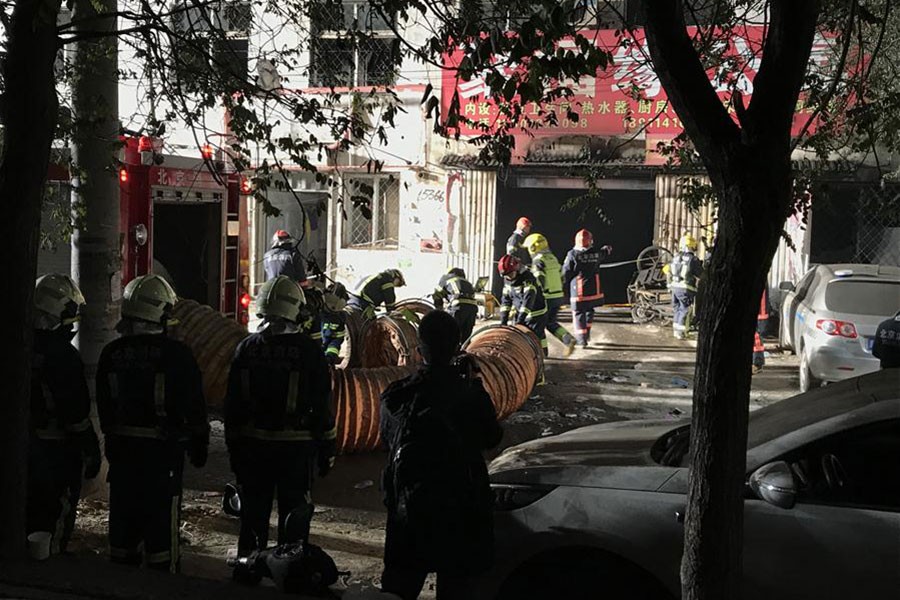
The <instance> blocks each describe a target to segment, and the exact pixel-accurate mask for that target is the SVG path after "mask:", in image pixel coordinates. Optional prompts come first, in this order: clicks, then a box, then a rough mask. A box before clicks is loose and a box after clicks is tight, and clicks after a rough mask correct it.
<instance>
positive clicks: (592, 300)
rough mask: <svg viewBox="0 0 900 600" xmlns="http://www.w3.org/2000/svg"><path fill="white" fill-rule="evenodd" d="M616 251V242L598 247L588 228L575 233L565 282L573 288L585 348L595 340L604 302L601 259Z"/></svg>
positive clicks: (574, 318)
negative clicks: (596, 316) (597, 317)
mask: <svg viewBox="0 0 900 600" xmlns="http://www.w3.org/2000/svg"><path fill="white" fill-rule="evenodd" d="M610 254H612V246H601V247H600V248H594V236H593V235H591V232H590V231H588V230H587V229H582V230H580V231H579V232H578V233H576V234H575V247H574V248H572V249H571V250H569V253H568V254H567V255H566V261H565V262H564V263H563V286H564V287H565V289H567V290H569V300H570V302H571V303H572V324H573V325H574V326H575V340H576V341H577V342H578V343H579V344H581V347H582V348H587V345H588V344H589V343H590V341H591V328H592V327H593V324H594V309H595V308H596V307H598V306H602V305H603V286H602V285H600V263H601V262H603V260H604V259H606V258H607V257H608V256H609V255H610Z"/></svg>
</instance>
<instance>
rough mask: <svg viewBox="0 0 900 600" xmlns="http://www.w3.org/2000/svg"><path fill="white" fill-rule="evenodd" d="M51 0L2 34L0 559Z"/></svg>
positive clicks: (16, 432) (12, 500)
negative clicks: (3, 79) (3, 49)
mask: <svg viewBox="0 0 900 600" xmlns="http://www.w3.org/2000/svg"><path fill="white" fill-rule="evenodd" d="M59 5H60V2H59V0H18V1H17V2H16V5H15V8H14V10H13V16H12V26H11V27H10V28H9V30H8V31H7V35H8V38H7V47H6V49H7V55H6V62H5V64H4V69H3V71H4V76H5V78H6V95H5V96H6V97H5V103H4V107H3V108H4V114H3V115H2V120H3V124H4V127H5V130H4V132H3V154H2V157H3V158H2V160H3V163H2V165H0V202H2V206H3V218H2V219H0V239H2V240H3V243H4V245H5V250H4V252H3V271H2V273H0V281H3V285H4V288H5V289H4V292H3V298H4V301H3V312H2V314H3V318H4V321H5V323H4V326H3V327H2V328H0V340H2V341H0V347H2V348H4V352H3V354H4V359H3V360H2V361H0V558H15V557H20V556H23V555H24V554H25V489H26V477H27V469H26V466H27V464H28V454H27V453H28V405H29V394H30V386H31V344H32V331H31V318H32V315H31V313H32V303H33V295H34V279H35V275H36V270H37V247H38V239H39V236H40V222H41V199H42V197H43V190H44V182H45V180H46V177H47V166H48V163H49V161H50V145H51V142H52V141H53V132H54V128H55V126H56V111H57V100H56V90H55V88H54V85H55V77H54V72H53V64H54V61H55V60H56V49H57V45H56V15H57V14H58V13H59Z"/></svg>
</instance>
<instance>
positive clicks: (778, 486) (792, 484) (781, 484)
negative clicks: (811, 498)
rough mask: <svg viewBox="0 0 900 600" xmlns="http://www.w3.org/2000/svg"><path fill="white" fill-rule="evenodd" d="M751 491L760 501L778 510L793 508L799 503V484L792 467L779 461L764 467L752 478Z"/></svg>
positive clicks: (754, 473)
mask: <svg viewBox="0 0 900 600" xmlns="http://www.w3.org/2000/svg"><path fill="white" fill-rule="evenodd" d="M750 489H751V490H753V493H754V494H756V497H757V498H759V499H760V500H764V501H765V502H768V503H769V504H772V505H774V506H777V507H778V508H793V507H794V504H796V503H797V482H796V480H795V479H794V473H793V471H791V467H790V465H788V464H787V463H786V462H784V461H778V462H773V463H769V464H767V465H763V466H761V467H760V468H758V469H757V470H756V471H754V472H753V474H752V475H751V476H750Z"/></svg>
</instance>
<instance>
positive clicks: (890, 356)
mask: <svg viewBox="0 0 900 600" xmlns="http://www.w3.org/2000/svg"><path fill="white" fill-rule="evenodd" d="M872 356H874V357H875V358H878V359H881V368H882V369H892V368H896V367H900V311H898V312H897V314H895V315H894V316H893V317H891V318H890V319H887V320H885V321H882V322H881V323H880V324H879V325H878V329H876V330H875V341H874V342H873V345H872Z"/></svg>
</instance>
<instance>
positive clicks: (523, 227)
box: [516, 217, 531, 233]
mask: <svg viewBox="0 0 900 600" xmlns="http://www.w3.org/2000/svg"><path fill="white" fill-rule="evenodd" d="M516 229H518V230H519V231H524V232H525V233H528V232H530V231H531V219H529V218H528V217H519V220H518V221H516Z"/></svg>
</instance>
